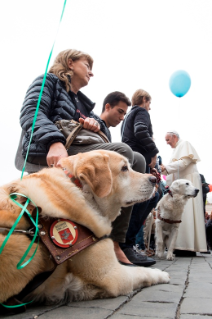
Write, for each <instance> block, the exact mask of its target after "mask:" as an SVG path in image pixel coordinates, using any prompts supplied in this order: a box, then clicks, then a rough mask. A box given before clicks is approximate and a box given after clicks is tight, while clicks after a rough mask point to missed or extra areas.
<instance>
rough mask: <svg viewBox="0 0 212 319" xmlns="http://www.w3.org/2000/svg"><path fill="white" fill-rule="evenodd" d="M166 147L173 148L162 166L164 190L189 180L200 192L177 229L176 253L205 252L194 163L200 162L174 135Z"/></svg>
mask: <svg viewBox="0 0 212 319" xmlns="http://www.w3.org/2000/svg"><path fill="white" fill-rule="evenodd" d="M165 140H166V143H167V144H168V145H170V146H171V147H172V148H173V153H172V158H171V161H170V164H168V165H161V170H162V174H163V175H167V179H166V182H167V186H170V185H171V183H172V182H173V181H175V180H176V179H180V178H183V179H188V180H189V181H191V182H192V183H193V185H194V186H195V187H196V188H198V189H199V193H198V195H197V197H195V198H191V199H189V200H188V201H187V203H186V206H185V208H184V212H183V215H182V223H181V224H180V227H179V232H178V236H177V241H176V245H175V249H177V250H180V251H182V250H183V251H192V252H197V251H198V252H206V251H207V244H206V235H205V223H204V213H203V206H202V184H201V180H200V175H199V172H198V170H197V165H196V163H197V162H199V161H200V158H199V156H198V154H197V152H196V150H195V149H194V147H193V146H192V145H191V144H190V143H189V142H187V141H183V140H181V139H180V136H179V134H178V133H177V132H176V131H172V132H167V134H166V136H165Z"/></svg>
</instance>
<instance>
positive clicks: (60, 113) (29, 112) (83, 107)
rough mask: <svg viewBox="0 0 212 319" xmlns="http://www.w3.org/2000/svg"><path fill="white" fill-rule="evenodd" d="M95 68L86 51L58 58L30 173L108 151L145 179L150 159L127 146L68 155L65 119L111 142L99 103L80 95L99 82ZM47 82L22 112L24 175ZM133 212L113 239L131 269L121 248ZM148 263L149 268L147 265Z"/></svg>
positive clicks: (30, 94)
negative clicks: (61, 125) (59, 123)
mask: <svg viewBox="0 0 212 319" xmlns="http://www.w3.org/2000/svg"><path fill="white" fill-rule="evenodd" d="M92 66H93V59H92V58H91V56H90V55H88V54H86V53H83V52H81V51H77V50H65V51H62V52H60V53H59V54H58V56H57V57H56V59H55V61H54V64H53V66H52V67H51V68H50V70H49V72H48V74H47V77H46V82H45V86H44V90H43V95H42V98H41V102H40V107H39V112H38V116H37V120H36V123H35V129H34V134H33V137H32V142H31V145H30V149H29V156H28V159H27V165H26V171H27V172H29V173H31V172H36V171H38V170H39V169H41V168H42V167H46V166H49V167H50V166H57V163H58V161H59V160H60V159H61V158H63V157H66V156H68V155H75V154H77V153H79V152H88V151H91V150H95V149H105V150H111V151H116V152H118V153H120V154H122V155H124V156H126V157H127V158H128V159H129V161H130V163H131V165H132V168H133V169H134V170H135V171H138V172H141V173H144V171H145V160H144V157H143V156H142V155H140V154H138V153H135V152H133V151H132V150H131V148H130V147H129V146H128V145H126V144H124V143H106V144H90V145H71V146H70V148H69V149H68V151H67V150H66V149H65V146H64V145H65V142H66V140H65V137H64V136H63V134H62V133H61V132H60V131H59V130H58V128H57V127H56V126H55V124H54V123H55V122H56V121H58V120H62V119H66V120H71V119H74V120H76V121H79V122H81V123H83V125H84V128H86V129H88V130H91V131H93V132H97V131H99V130H100V129H101V131H103V132H104V133H105V134H106V135H107V137H108V139H109V140H111V136H110V131H109V129H108V128H107V126H106V124H105V122H104V121H103V120H101V119H100V117H98V116H97V115H95V114H94V113H93V108H94V106H95V103H93V102H92V101H91V100H89V98H87V96H85V95H84V94H83V93H82V92H81V91H80V89H81V88H83V87H84V86H86V85H88V83H89V81H90V78H91V77H93V72H92ZM42 81H43V75H42V76H39V77H38V78H36V79H35V80H34V82H33V83H32V84H31V85H30V87H29V89H28V91H27V93H26V96H25V100H24V103H23V107H22V109H21V116H20V123H21V127H22V135H21V140H20V143H19V147H18V151H17V155H16V161H15V164H16V168H18V169H19V170H22V168H23V163H24V157H25V156H26V153H27V148H28V145H29V140H30V134H31V128H32V123H33V117H34V114H35V109H36V105H37V101H38V97H39V93H40V89H41V86H42ZM131 211H132V207H126V208H123V210H122V214H121V215H120V216H119V217H118V218H117V219H116V221H115V222H114V225H113V231H112V234H111V238H112V239H113V241H114V247H115V252H116V255H117V257H118V259H119V261H120V262H122V263H125V264H128V265H131V263H130V262H129V260H128V259H127V258H126V256H125V254H124V253H123V252H122V250H121V249H120V247H119V242H124V241H125V237H126V232H127V229H128V224H129V219H130V215H131ZM136 258H137V259H138V262H140V264H141V266H142V263H143V260H144V258H143V257H139V256H137V257H136ZM145 262H146V264H147V265H149V263H148V261H147V260H145Z"/></svg>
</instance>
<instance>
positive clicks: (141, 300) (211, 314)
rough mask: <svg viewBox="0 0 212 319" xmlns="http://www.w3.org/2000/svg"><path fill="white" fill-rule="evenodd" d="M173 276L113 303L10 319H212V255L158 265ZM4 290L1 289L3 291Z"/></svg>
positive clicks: (50, 309) (47, 309) (104, 301)
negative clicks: (167, 280) (168, 279)
mask: <svg viewBox="0 0 212 319" xmlns="http://www.w3.org/2000/svg"><path fill="white" fill-rule="evenodd" d="M155 266H156V267H157V268H159V269H162V270H166V271H167V272H169V274H170V277H171V281H170V284H164V285H156V286H152V287H149V288H143V289H142V290H139V291H135V292H133V293H132V294H131V295H128V296H121V297H118V298H113V299H101V300H93V301H86V302H73V303H70V304H66V305H63V306H51V307H43V306H42V307H31V308H28V309H27V311H26V312H25V313H23V314H19V315H14V316H1V315H0V318H7V319H32V318H39V319H68V318H69V319H85V318H86V319H107V318H112V319H139V318H143V319H145V318H147V319H156V318H163V319H166V318H171V319H209V318H212V255H210V254H199V253H198V254H197V257H192V258H185V257H181V258H180V257H178V258H176V259H175V260H174V261H166V260H161V261H159V260H158V261H157V264H156V265H155ZM0 289H1V288H0Z"/></svg>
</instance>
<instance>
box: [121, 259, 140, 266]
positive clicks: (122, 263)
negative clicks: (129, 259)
mask: <svg viewBox="0 0 212 319" xmlns="http://www.w3.org/2000/svg"><path fill="white" fill-rule="evenodd" d="M119 264H121V265H123V266H130V267H137V266H136V265H134V264H127V263H124V262H123V261H120V260H119Z"/></svg>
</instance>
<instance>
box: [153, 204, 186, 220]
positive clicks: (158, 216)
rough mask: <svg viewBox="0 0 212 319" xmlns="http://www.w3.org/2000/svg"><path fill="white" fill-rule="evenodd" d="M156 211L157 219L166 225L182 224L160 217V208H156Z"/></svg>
mask: <svg viewBox="0 0 212 319" xmlns="http://www.w3.org/2000/svg"><path fill="white" fill-rule="evenodd" d="M157 210H158V213H157V218H158V219H160V220H162V221H163V222H165V223H168V224H179V223H182V220H171V219H168V218H163V217H161V215H160V206H159V207H158V209H157Z"/></svg>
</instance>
